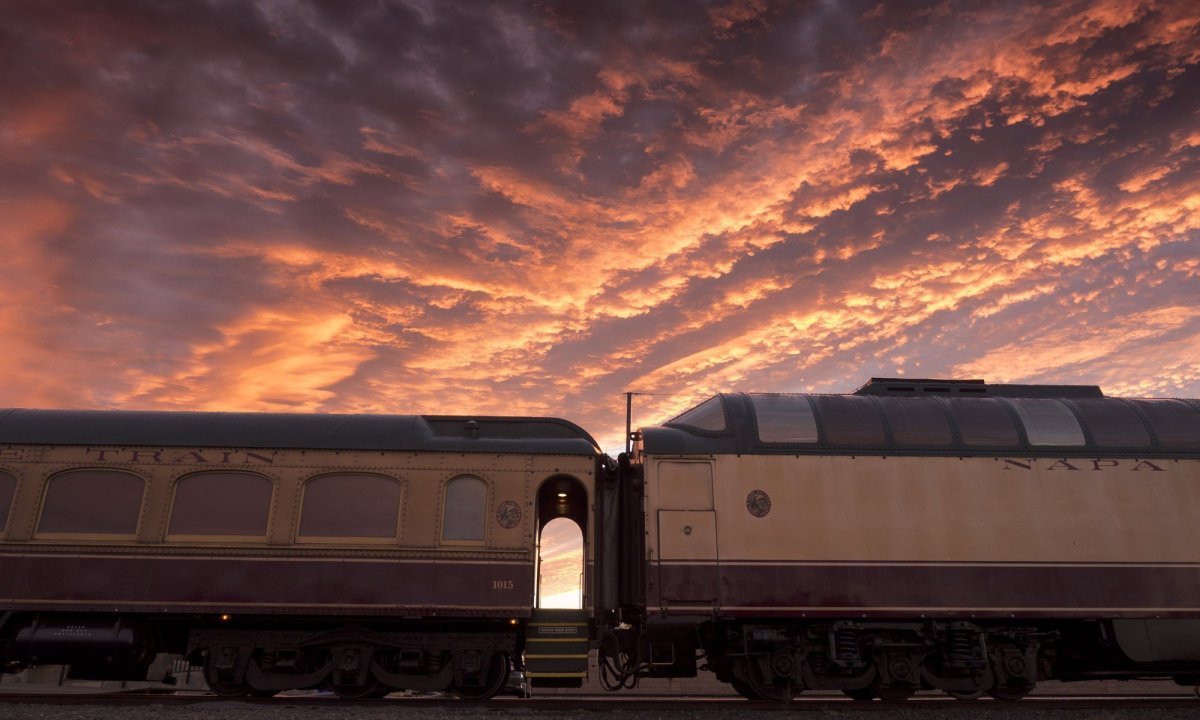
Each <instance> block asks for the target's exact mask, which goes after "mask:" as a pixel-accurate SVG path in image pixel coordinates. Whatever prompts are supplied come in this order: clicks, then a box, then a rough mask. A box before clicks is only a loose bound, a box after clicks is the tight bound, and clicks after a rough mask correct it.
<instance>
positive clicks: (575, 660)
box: [525, 608, 588, 687]
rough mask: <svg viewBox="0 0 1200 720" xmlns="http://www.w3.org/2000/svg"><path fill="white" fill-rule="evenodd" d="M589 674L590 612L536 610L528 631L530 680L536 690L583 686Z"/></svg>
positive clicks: (527, 674) (526, 631)
mask: <svg viewBox="0 0 1200 720" xmlns="http://www.w3.org/2000/svg"><path fill="white" fill-rule="evenodd" d="M587 674H588V614H587V611H586V610H573V609H572V610H559V609H549V608H537V609H535V610H534V611H533V617H532V618H530V621H529V624H528V625H527V626H526V629H525V675H526V677H528V678H529V679H530V681H531V682H532V683H533V685H534V687H582V685H583V681H584V678H586V677H587Z"/></svg>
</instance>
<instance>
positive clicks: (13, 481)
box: [0, 472, 17, 533]
mask: <svg viewBox="0 0 1200 720" xmlns="http://www.w3.org/2000/svg"><path fill="white" fill-rule="evenodd" d="M16 490H17V478H16V477H14V476H13V475H11V474H10V473H6V472H0V533H2V532H4V529H5V528H6V527H7V526H8V513H9V509H10V506H11V505H12V499H13V494H14V493H15V492H16Z"/></svg>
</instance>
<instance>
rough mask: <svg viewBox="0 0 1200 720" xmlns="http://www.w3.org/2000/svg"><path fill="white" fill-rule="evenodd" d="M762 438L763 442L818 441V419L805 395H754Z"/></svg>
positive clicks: (753, 399) (760, 437)
mask: <svg viewBox="0 0 1200 720" xmlns="http://www.w3.org/2000/svg"><path fill="white" fill-rule="evenodd" d="M750 401H751V402H752V403H754V417H755V419H756V420H757V421H758V439H759V440H762V441H763V442H779V443H815V442H817V439H818V438H817V418H816V416H814V415H813V409H812V404H811V403H809V401H808V397H806V396H804V395H751V396H750Z"/></svg>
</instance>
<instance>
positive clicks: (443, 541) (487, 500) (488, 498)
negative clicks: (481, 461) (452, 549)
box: [438, 472, 492, 547]
mask: <svg viewBox="0 0 1200 720" xmlns="http://www.w3.org/2000/svg"><path fill="white" fill-rule="evenodd" d="M466 479H469V480H475V481H476V482H479V483H482V484H483V537H481V538H480V539H478V540H456V539H450V538H447V537H446V511H447V510H449V509H450V497H449V495H450V485H451V484H452V483H454V482H455V481H456V480H466ZM440 499H441V502H440V505H441V512H440V513H439V514H438V544H439V545H449V546H458V547H483V546H486V545H487V544H488V534H489V532H490V529H491V523H490V522H488V518H489V517H490V512H489V511H490V510H491V507H492V483H491V482H489V481H488V480H487V479H486V478H484V477H482V476H480V475H476V474H475V473H470V472H464V473H458V474H456V475H453V476H451V477H449V478H446V479H445V480H444V481H443V482H442V488H441V493H440Z"/></svg>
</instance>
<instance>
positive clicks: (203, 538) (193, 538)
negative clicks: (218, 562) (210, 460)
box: [163, 470, 279, 544]
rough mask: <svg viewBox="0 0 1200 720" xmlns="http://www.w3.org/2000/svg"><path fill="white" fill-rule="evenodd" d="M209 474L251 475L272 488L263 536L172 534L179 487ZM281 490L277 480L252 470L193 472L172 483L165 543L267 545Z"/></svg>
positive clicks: (179, 477)
mask: <svg viewBox="0 0 1200 720" xmlns="http://www.w3.org/2000/svg"><path fill="white" fill-rule="evenodd" d="M207 474H222V475H249V476H252V477H256V478H261V479H263V480H266V481H267V482H268V484H269V485H270V487H271V491H270V494H269V495H268V496H267V521H266V525H265V526H264V527H263V533H262V535H222V534H219V533H209V534H195V533H172V532H171V523H173V522H174V520H175V502H176V499H177V498H178V496H179V486H180V485H181V484H182V483H183V481H184V480H187V479H188V478H193V477H197V476H201V475H207ZM278 490H279V482H278V481H277V480H276V478H273V477H271V476H270V475H266V474H263V473H259V472H254V471H251V470H192V471H189V472H186V473H183V474H182V475H179V476H178V477H176V478H174V479H173V480H172V481H171V497H170V504H169V505H168V506H167V520H166V526H165V528H164V529H163V541H164V542H189V543H196V542H203V543H230V542H236V543H257V544H263V543H266V542H267V540H268V538H270V536H271V527H272V525H273V524H274V520H275V499H276V493H277V492H278Z"/></svg>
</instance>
